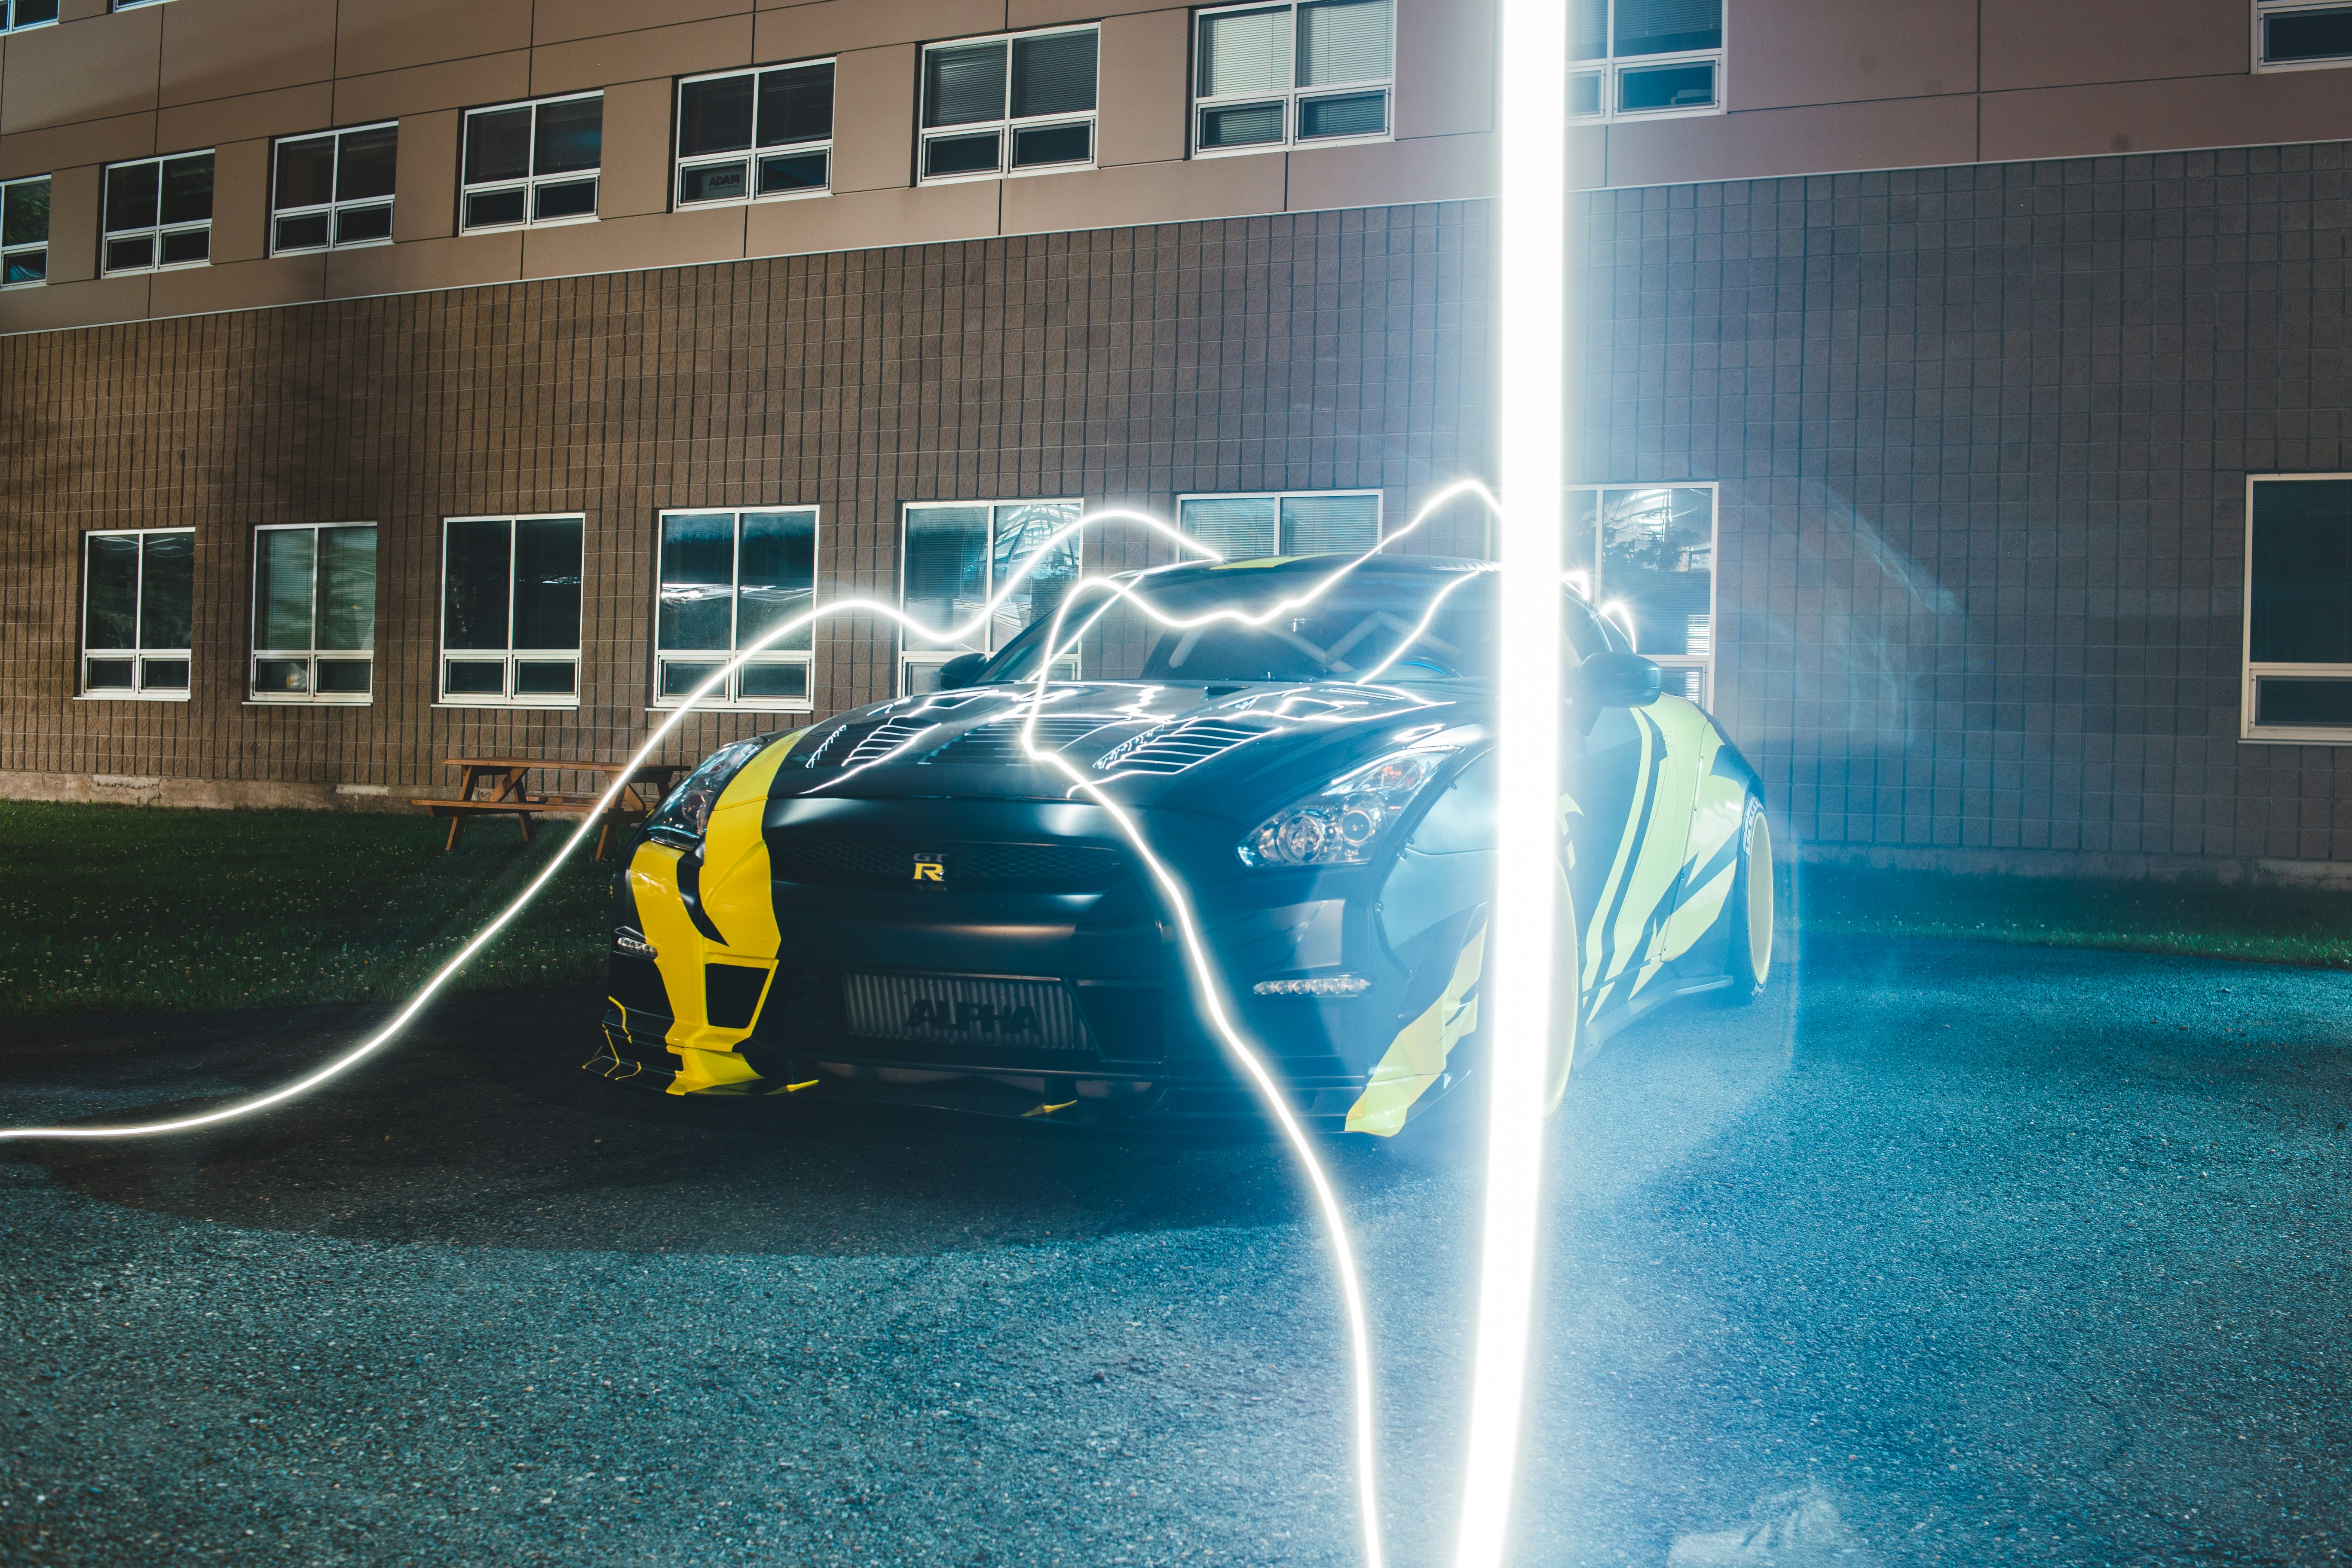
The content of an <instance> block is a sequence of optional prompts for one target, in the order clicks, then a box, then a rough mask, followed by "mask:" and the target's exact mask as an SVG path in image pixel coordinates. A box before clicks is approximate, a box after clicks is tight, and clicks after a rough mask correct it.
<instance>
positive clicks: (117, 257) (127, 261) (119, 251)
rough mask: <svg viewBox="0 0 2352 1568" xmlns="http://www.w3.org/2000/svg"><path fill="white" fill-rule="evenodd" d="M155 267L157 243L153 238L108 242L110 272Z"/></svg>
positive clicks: (107, 256) (107, 266) (108, 268)
mask: <svg viewBox="0 0 2352 1568" xmlns="http://www.w3.org/2000/svg"><path fill="white" fill-rule="evenodd" d="M154 265H155V241H154V239H153V237H142V238H139V239H111V240H109V241H107V244H106V269H107V270H108V271H109V272H122V271H126V270H129V269H131V268H139V267H152V266H154Z"/></svg>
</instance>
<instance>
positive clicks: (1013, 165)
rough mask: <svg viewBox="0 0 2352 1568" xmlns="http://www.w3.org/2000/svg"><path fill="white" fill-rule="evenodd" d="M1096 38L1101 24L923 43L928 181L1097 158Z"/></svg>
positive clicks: (925, 169)
mask: <svg viewBox="0 0 2352 1568" xmlns="http://www.w3.org/2000/svg"><path fill="white" fill-rule="evenodd" d="M1097 39H1098V35H1097V30H1096V29H1095V28H1093V27H1071V28H1063V29H1060V30H1057V31H1053V32H1039V33H1015V34H1012V35H1010V36H1009V37H996V38H967V39H964V40H963V41H962V42H961V43H953V44H932V45H930V46H929V47H927V48H925V49H924V50H923V148H922V154H921V157H922V163H921V171H922V174H921V177H922V178H923V179H924V180H925V181H931V180H969V179H990V178H994V177H995V176H997V175H1000V174H1005V173H1007V172H1008V171H1009V172H1011V173H1013V174H1023V173H1026V172H1029V171H1032V170H1038V171H1045V170H1054V169H1067V168H1073V167H1081V166H1084V165H1087V164H1090V163H1093V162H1094V161H1095V50H1096V46H1097ZM1008 142H1009V143H1010V146H1009V147H1008V145H1007V143H1008Z"/></svg>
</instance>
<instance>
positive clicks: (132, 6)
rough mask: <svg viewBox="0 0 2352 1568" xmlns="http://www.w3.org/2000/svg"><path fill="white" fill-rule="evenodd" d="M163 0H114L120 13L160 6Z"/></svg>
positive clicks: (115, 6)
mask: <svg viewBox="0 0 2352 1568" xmlns="http://www.w3.org/2000/svg"><path fill="white" fill-rule="evenodd" d="M162 4H163V0H114V8H115V9H116V10H118V11H135V10H137V9H138V8H139V7H140V6H142V5H162Z"/></svg>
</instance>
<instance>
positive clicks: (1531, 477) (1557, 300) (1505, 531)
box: [1454, 0, 1575, 1568]
mask: <svg viewBox="0 0 2352 1568" xmlns="http://www.w3.org/2000/svg"><path fill="white" fill-rule="evenodd" d="M1501 22H1502V28H1501V37H1500V40H1499V43H1500V49H1501V55H1502V74H1501V100H1500V104H1499V106H1498V109H1499V112H1498V115H1497V121H1496V123H1497V126H1498V128H1499V130H1500V132H1501V142H1502V190H1501V196H1502V200H1501V203H1500V209H1501V210H1500V213H1499V215H1498V217H1497V222H1496V236H1495V249H1496V254H1497V256H1498V258H1499V272H1500V278H1499V283H1500V287H1499V288H1498V289H1497V291H1496V360H1497V362H1498V364H1499V367H1500V372H1501V374H1500V383H1501V384H1500V386H1499V388H1498V396H1497V399H1496V410H1497V414H1496V430H1497V434H1498V435H1499V437H1500V438H1501V448H1502V450H1501V479H1502V486H1501V488H1502V492H1503V493H1502V501H1503V506H1502V520H1501V527H1500V531H1499V535H1500V542H1501V549H1500V550H1499V551H1498V552H1497V554H1498V556H1499V558H1500V560H1501V562H1502V567H1503V570H1502V596H1503V602H1502V647H1503V650H1504V653H1503V669H1502V682H1501V697H1502V704H1501V713H1500V720H1499V721H1500V729H1501V733H1500V735H1499V737H1498V739H1497V742H1496V752H1497V753H1498V757H1499V761H1500V764H1501V765H1500V768H1499V772H1500V773H1501V776H1502V783H1501V793H1500V797H1499V800H1498V802H1497V810H1496V846H1495V847H1496V857H1495V861H1496V865H1497V866H1498V867H1500V868H1502V870H1501V872H1500V874H1499V875H1498V877H1497V878H1496V887H1495V906H1494V907H1495V915H1494V921H1493V930H1494V933H1495V934H1494V941H1495V949H1494V952H1495V960H1494V963H1495V967H1494V972H1493V978H1492V983H1491V984H1490V986H1489V988H1488V989H1487V992H1486V1002H1487V1004H1488V1005H1490V1006H1491V1008H1492V1012H1491V1014H1490V1015H1489V1016H1491V1018H1492V1019H1493V1023H1492V1024H1491V1025H1490V1026H1489V1027H1490V1028H1491V1030H1492V1033H1491V1034H1490V1036H1489V1037H1488V1038H1489V1042H1490V1043H1489V1046H1488V1051H1487V1058H1488V1059H1487V1070H1488V1077H1489V1079H1490V1087H1489V1089H1488V1095H1489V1106H1488V1110H1487V1118H1488V1121H1487V1133H1486V1223H1485V1227H1484V1234H1483V1236H1482V1237H1481V1238H1480V1244H1479V1245H1480V1256H1479V1278H1478V1340H1477V1355H1476V1362H1475V1367H1474V1370H1473V1372H1472V1373H1471V1385H1470V1437H1469V1442H1468V1444H1467V1446H1466V1452H1465V1459H1466V1473H1465V1477H1464V1482H1463V1489H1462V1520H1461V1526H1460V1533H1459V1536H1458V1538H1457V1541H1456V1545H1455V1552H1454V1562H1455V1563H1457V1564H1458V1565H1459V1568H1498V1565H1499V1564H1500V1563H1502V1561H1503V1553H1504V1551H1505V1549H1506V1547H1507V1544H1508V1542H1509V1539H1510V1526H1511V1493H1512V1483H1513V1480H1514V1479H1515V1478H1516V1474H1517V1468H1518V1457H1519V1434H1520V1426H1521V1425H1522V1422H1523V1421H1524V1418H1525V1414H1526V1384H1527V1371H1528V1322H1529V1318H1530V1314H1531V1309H1532V1304H1533V1294H1534V1288H1535V1252H1536V1219H1537V1214H1538V1206H1537V1203H1538V1196H1539V1194H1540V1186H1541V1177H1542V1165H1543V1116H1544V1099H1545V1095H1544V1089H1545V1081H1544V1080H1545V1071H1544V1068H1545V1056H1546V1050H1547V1047H1548V1045H1549V1041H1550V1038H1551V1031H1552V1016H1553V1009H1554V1006H1555V1003H1554V1001H1553V997H1552V982H1553V978H1554V976H1553V974H1552V962H1553V940H1552V939H1553V931H1552V927H1553V919H1554V901H1553V900H1554V898H1555V896H1556V895H1555V887H1554V884H1555V883H1556V881H1557V879H1558V876H1557V873H1556V872H1554V871H1553V869H1552V868H1553V866H1554V865H1555V864H1557V862H1558V859H1559V735H1560V700H1561V696H1562V693H1561V691H1560V668H1559V633H1560V624H1559V623H1560V576H1559V573H1560V485H1561V483H1562V480H1563V478H1564V474H1563V468H1562V464H1561V460H1560V444H1561V441H1562V440H1563V439H1564V437H1565V436H1566V429H1565V425H1566V406H1565V401H1564V394H1565V382H1564V377H1563V370H1564V364H1563V360H1564V343H1563V341H1562V333H1563V332H1564V331H1565V329H1566V325H1567V322H1566V314H1567V301H1566V299H1565V289H1566V284H1567V279H1566V273H1565V268H1564V267H1563V265H1562V257H1561V253H1562V250H1563V247H1564V246H1565V243H1566V237H1567V236H1566V222H1567V191H1566V184H1567V172H1568V171H1567V164H1568V159H1567V146H1566V138H1567V131H1566V125H1567V117H1566V110H1567V93H1568V30H1567V22H1568V7H1567V5H1565V4H1564V3H1563V0H1502V5H1501ZM1570 984H1571V985H1572V984H1574V979H1573V977H1572V976H1571V977H1570ZM1558 1005H1560V1006H1564V1007H1565V1008H1567V1009H1568V1010H1569V1013H1570V1016H1572V1015H1573V1012H1574V1009H1575V1001H1574V998H1573V997H1572V996H1571V997H1569V998H1566V999H1563V1001H1562V1002H1560V1003H1559V1004H1558Z"/></svg>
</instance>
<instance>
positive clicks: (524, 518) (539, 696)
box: [433, 511, 588, 709]
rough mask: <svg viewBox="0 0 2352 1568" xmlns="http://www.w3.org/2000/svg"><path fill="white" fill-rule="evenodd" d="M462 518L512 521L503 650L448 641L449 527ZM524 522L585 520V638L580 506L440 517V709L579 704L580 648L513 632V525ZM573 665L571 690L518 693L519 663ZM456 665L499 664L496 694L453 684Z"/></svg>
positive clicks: (436, 681)
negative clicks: (528, 642)
mask: <svg viewBox="0 0 2352 1568" xmlns="http://www.w3.org/2000/svg"><path fill="white" fill-rule="evenodd" d="M458 522H503V523H505V524H506V525H507V646H506V647H505V649H504V651H502V652H501V651H493V650H491V649H489V648H478V647H460V648H453V647H450V646H449V526H450V524H452V523H458ZM523 522H576V523H578V524H579V525H580V623H581V636H582V638H583V641H584V640H585V637H586V633H587V624H588V518H587V515H586V514H585V513H584V512H577V511H494V512H487V513H484V514H482V515H480V516H478V517H445V518H443V519H442V520H441V580H440V584H439V590H440V596H441V602H440V608H439V611H438V612H437V615H436V622H435V624H436V628H437V629H436V633H435V637H434V660H433V689H434V692H435V694H436V695H435V699H434V706H436V707H438V708H559V709H561V708H577V707H579V706H580V695H581V694H580V670H581V663H582V660H581V657H580V651H581V650H580V649H579V648H577V647H568V648H538V647H516V646H515V640H514V634H515V624H514V594H515V550H514V528H515V525H516V524H517V523H523ZM567 661H568V662H569V663H570V664H571V666H572V689H571V690H570V691H568V692H537V691H526V692H518V691H517V690H516V689H515V688H516V685H517V681H516V679H515V668H516V666H518V665H520V664H525V663H530V664H562V663H564V662H567ZM452 663H457V664H497V665H501V666H502V667H503V668H504V673H503V674H502V675H501V676H500V677H499V683H500V684H499V693H498V694H497V695H492V694H490V693H488V692H484V691H457V692H453V691H451V690H450V689H449V666H450V665H451V664H452Z"/></svg>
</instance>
